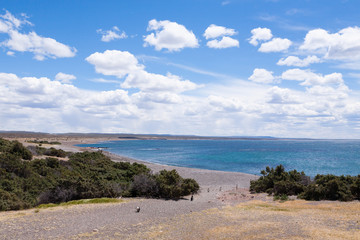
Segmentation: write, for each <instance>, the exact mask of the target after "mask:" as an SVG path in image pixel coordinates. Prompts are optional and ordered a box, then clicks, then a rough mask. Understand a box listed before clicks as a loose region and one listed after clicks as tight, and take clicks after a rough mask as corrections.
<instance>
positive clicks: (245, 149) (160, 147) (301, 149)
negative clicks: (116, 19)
mask: <svg viewBox="0 0 360 240" xmlns="http://www.w3.org/2000/svg"><path fill="white" fill-rule="evenodd" d="M79 146H83V147H101V148H107V149H106V150H107V151H109V152H112V153H115V154H119V155H122V156H127V157H131V158H135V159H139V160H144V161H147V162H152V163H160V164H166V165H173V166H183V167H191V168H202V169H211V170H221V171H232V172H244V173H250V174H257V175H259V174H260V171H261V170H262V169H265V167H266V166H270V167H275V166H277V165H279V164H282V165H284V166H285V169H286V170H292V169H296V170H298V171H304V172H305V173H306V174H307V175H309V176H315V175H316V174H335V175H353V176H355V175H358V174H360V140H129V141H127V140H126V141H109V142H102V143H97V144H82V145H79Z"/></svg>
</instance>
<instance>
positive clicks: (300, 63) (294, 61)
mask: <svg viewBox="0 0 360 240" xmlns="http://www.w3.org/2000/svg"><path fill="white" fill-rule="evenodd" d="M320 62H321V59H320V58H318V57H317V56H315V55H312V56H307V57H306V58H304V59H300V58H298V57H296V56H288V57H287V58H281V59H280V60H279V61H278V62H277V63H276V64H277V65H280V66H284V65H285V66H295V67H307V66H309V65H310V64H312V63H320Z"/></svg>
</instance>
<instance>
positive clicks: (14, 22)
mask: <svg viewBox="0 0 360 240" xmlns="http://www.w3.org/2000/svg"><path fill="white" fill-rule="evenodd" d="M22 17H23V19H18V18H16V17H15V16H14V15H12V14H11V13H10V12H9V11H6V13H5V14H3V15H0V33H1V32H3V33H8V32H9V31H10V30H12V29H19V28H20V27H21V25H25V24H29V25H32V23H30V22H29V21H27V20H26V18H27V16H26V15H24V14H23V15H22Z"/></svg>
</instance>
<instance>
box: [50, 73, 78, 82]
mask: <svg viewBox="0 0 360 240" xmlns="http://www.w3.org/2000/svg"><path fill="white" fill-rule="evenodd" d="M75 79H76V77H75V76H74V75H72V74H66V73H62V72H59V73H58V74H56V76H55V81H59V82H62V83H71V82H72V81H73V80H75Z"/></svg>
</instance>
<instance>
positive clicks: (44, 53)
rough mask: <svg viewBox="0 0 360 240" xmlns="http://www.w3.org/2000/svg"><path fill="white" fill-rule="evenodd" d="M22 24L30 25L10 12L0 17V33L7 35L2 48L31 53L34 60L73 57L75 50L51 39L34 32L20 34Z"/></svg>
mask: <svg viewBox="0 0 360 240" xmlns="http://www.w3.org/2000/svg"><path fill="white" fill-rule="evenodd" d="M23 24H31V23H30V22H29V21H27V20H26V19H17V18H16V17H14V16H13V15H12V14H11V13H10V12H6V14H5V15H0V33H1V32H2V33H5V34H8V36H9V39H7V40H5V41H3V42H2V44H1V45H2V46H5V47H7V48H8V49H10V50H12V51H18V52H32V53H33V54H34V58H35V59H36V60H39V61H42V60H44V59H46V58H54V59H55V58H64V57H73V56H75V53H76V49H75V48H72V47H69V46H67V45H65V44H63V43H60V42H58V41H56V40H55V39H53V38H47V37H42V36H39V35H38V34H37V33H36V32H33V31H32V32H30V33H21V32H19V28H20V27H21V25H23Z"/></svg>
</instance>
